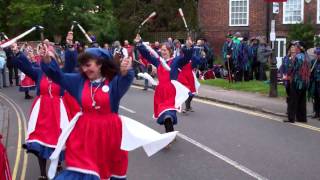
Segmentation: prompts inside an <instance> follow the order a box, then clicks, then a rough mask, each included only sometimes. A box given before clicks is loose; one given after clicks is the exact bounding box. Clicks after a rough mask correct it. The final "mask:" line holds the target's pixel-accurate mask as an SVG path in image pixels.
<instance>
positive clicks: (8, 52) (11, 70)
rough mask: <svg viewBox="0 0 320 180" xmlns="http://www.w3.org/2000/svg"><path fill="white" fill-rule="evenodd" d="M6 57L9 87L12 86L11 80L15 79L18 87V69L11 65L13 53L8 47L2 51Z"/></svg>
mask: <svg viewBox="0 0 320 180" xmlns="http://www.w3.org/2000/svg"><path fill="white" fill-rule="evenodd" d="M4 51H5V53H6V56H7V67H8V70H9V82H10V86H13V79H15V82H16V86H19V77H18V68H17V67H16V66H15V64H14V63H13V58H14V55H13V52H12V50H11V48H10V47H8V48H5V49H4Z"/></svg>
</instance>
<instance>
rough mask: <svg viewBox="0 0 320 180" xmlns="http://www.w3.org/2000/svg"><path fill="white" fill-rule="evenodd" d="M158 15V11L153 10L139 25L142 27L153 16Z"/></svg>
mask: <svg viewBox="0 0 320 180" xmlns="http://www.w3.org/2000/svg"><path fill="white" fill-rule="evenodd" d="M156 15H157V13H156V12H152V13H151V14H150V15H149V17H148V18H147V19H145V20H144V21H143V22H142V23H141V24H140V26H139V27H142V26H143V25H144V24H145V23H146V22H148V21H149V20H150V19H151V18H153V17H154V16H156Z"/></svg>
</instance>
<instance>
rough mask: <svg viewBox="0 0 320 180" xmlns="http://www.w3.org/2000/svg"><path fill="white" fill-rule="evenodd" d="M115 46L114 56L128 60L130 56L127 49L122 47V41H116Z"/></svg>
mask: <svg viewBox="0 0 320 180" xmlns="http://www.w3.org/2000/svg"><path fill="white" fill-rule="evenodd" d="M113 46H114V50H113V56H115V55H116V54H118V55H120V57H122V58H127V57H128V56H129V55H128V51H127V49H125V48H123V47H122V46H121V44H120V41H115V42H114V43H113Z"/></svg>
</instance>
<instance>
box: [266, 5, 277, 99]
mask: <svg viewBox="0 0 320 180" xmlns="http://www.w3.org/2000/svg"><path fill="white" fill-rule="evenodd" d="M268 7H269V17H270V18H269V19H271V23H270V25H271V28H270V41H271V45H272V53H271V60H270V90H269V96H270V97H278V89H277V88H278V87H277V83H278V78H277V76H278V68H277V58H276V51H275V40H276V33H275V14H274V12H273V3H269V4H268Z"/></svg>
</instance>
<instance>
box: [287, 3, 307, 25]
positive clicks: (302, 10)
mask: <svg viewBox="0 0 320 180" xmlns="http://www.w3.org/2000/svg"><path fill="white" fill-rule="evenodd" d="M300 1H301V21H294V22H286V21H285V19H286V18H285V17H286V16H285V14H286V10H285V5H286V2H284V3H283V15H282V23H283V24H299V23H302V22H303V21H304V0H300Z"/></svg>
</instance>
